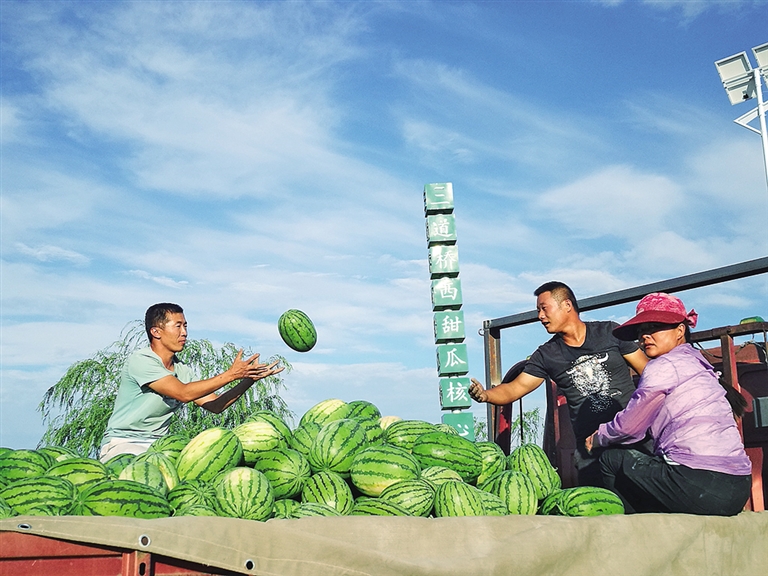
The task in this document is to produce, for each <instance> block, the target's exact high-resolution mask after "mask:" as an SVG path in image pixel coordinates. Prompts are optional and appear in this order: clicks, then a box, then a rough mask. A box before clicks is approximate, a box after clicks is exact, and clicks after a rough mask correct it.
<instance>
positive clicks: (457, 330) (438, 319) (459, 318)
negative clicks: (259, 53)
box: [434, 310, 465, 344]
mask: <svg viewBox="0 0 768 576" xmlns="http://www.w3.org/2000/svg"><path fill="white" fill-rule="evenodd" d="M434 329H435V344H443V343H445V342H463V341H464V336H465V334H464V312H462V311H461V310H447V311H445V312H435V317H434Z"/></svg>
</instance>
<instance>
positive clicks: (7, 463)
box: [0, 449, 54, 484]
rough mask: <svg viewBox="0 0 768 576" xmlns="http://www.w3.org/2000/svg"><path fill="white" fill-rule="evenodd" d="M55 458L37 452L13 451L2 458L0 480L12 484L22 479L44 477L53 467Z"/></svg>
mask: <svg viewBox="0 0 768 576" xmlns="http://www.w3.org/2000/svg"><path fill="white" fill-rule="evenodd" d="M53 464H54V459H53V457H51V456H49V455H48V454H45V453H43V452H38V451H37V450H27V449H20V450H11V451H10V452H6V453H5V454H3V455H2V456H0V478H2V479H3V480H5V482H4V484H10V483H11V482H15V481H16V480H21V479H22V478H33V477H35V476H42V475H43V474H45V472H46V471H47V470H48V468H50V467H51V466H53Z"/></svg>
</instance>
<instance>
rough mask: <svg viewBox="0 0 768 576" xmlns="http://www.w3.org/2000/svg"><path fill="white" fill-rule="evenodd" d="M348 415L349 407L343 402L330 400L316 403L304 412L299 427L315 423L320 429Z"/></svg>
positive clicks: (334, 399)
mask: <svg viewBox="0 0 768 576" xmlns="http://www.w3.org/2000/svg"><path fill="white" fill-rule="evenodd" d="M348 415H349V405H348V404H347V403H346V402H344V400H339V399H338V398H330V399H328V400H323V401H322V402H318V403H317V404H315V405H314V406H312V408H310V409H309V410H307V411H306V412H304V415H303V416H302V417H301V420H299V426H303V425H304V424H305V423H307V422H316V423H318V424H320V427H322V426H324V425H325V424H327V423H328V422H333V421H334V420H341V419H342V418H346V417H347V416H348Z"/></svg>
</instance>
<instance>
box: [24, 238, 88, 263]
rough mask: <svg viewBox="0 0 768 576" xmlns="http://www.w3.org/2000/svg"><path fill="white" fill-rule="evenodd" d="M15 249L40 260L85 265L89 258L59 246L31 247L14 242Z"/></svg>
mask: <svg viewBox="0 0 768 576" xmlns="http://www.w3.org/2000/svg"><path fill="white" fill-rule="evenodd" d="M15 247H16V250H17V251H18V252H20V253H21V254H24V255H25V256H30V257H32V258H34V259H35V260H38V261H40V262H56V261H64V262H70V263H72V264H75V265H78V266H85V265H86V264H88V262H90V258H88V257H87V256H84V255H83V254H80V253H79V252H75V251H74V250H67V249H66V248H61V247H60V246H38V247H36V248H33V247H31V246H27V245H26V244H23V243H21V242H17V243H16V244H15Z"/></svg>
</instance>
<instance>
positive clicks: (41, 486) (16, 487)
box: [0, 476, 77, 516]
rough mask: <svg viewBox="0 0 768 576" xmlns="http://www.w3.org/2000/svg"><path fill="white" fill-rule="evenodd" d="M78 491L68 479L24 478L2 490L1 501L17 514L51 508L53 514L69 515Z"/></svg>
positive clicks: (0, 491)
mask: <svg viewBox="0 0 768 576" xmlns="http://www.w3.org/2000/svg"><path fill="white" fill-rule="evenodd" d="M76 495H77V489H76V488H75V485H74V484H72V482H70V481H69V480H67V479H66V478H58V477H49V476H38V477H30V478H22V479H20V480H16V481H15V482H13V483H12V484H9V485H8V486H6V487H5V488H3V489H2V490H0V499H2V500H3V501H4V502H5V503H6V504H7V505H8V506H10V507H11V508H12V509H13V510H14V511H15V512H16V513H17V514H30V513H31V512H30V511H31V510H33V509H36V508H39V507H41V506H49V507H50V508H51V509H52V510H53V514H45V515H46V516H49V515H59V514H68V513H69V512H70V510H71V509H72V507H73V505H74V503H75V496H76Z"/></svg>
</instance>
